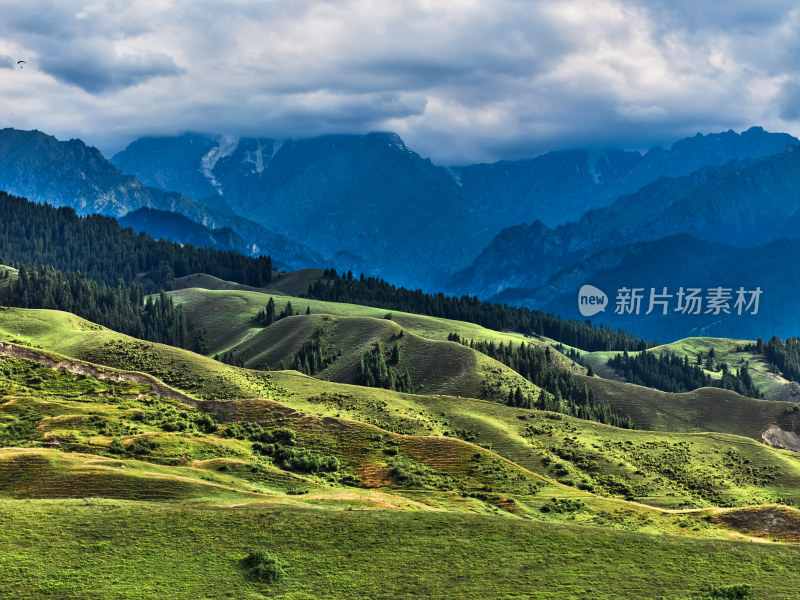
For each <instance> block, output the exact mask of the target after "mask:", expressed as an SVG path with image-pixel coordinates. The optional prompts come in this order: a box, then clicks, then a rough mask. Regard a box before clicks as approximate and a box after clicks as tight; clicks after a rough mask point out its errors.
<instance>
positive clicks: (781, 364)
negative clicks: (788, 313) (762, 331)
mask: <svg viewBox="0 0 800 600" xmlns="http://www.w3.org/2000/svg"><path fill="white" fill-rule="evenodd" d="M742 350H747V351H748V352H753V353H754V354H761V355H763V356H764V359H765V360H766V361H767V364H768V365H769V369H770V371H771V372H773V373H776V374H777V373H779V374H780V375H782V376H783V377H784V378H785V379H788V380H789V381H797V382H800V339H798V338H796V337H788V338H786V341H785V342H782V341H781V339H780V338H779V337H778V336H776V335H775V336H772V338H771V339H770V340H769V341H768V342H766V343H764V340H762V339H761V338H758V341H757V342H756V343H755V344H748V345H747V346H744V347H743V348H742Z"/></svg>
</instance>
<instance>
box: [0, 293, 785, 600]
mask: <svg viewBox="0 0 800 600" xmlns="http://www.w3.org/2000/svg"><path fill="white" fill-rule="evenodd" d="M252 294H255V295H256V296H255V297H254V298H252V297H251V295H252ZM174 295H175V297H176V300H179V301H181V302H182V303H183V305H184V307H185V308H186V309H187V312H190V311H191V310H200V309H199V308H195V307H194V306H193V305H192V303H193V302H196V303H197V306H200V305H201V303H200V302H199V301H198V300H197V299H198V298H199V299H201V300H202V302H203V304H202V306H204V307H205V309H206V310H207V312H208V314H209V315H211V316H212V317H213V318H212V319H210V320H209V321H208V323H209V324H210V325H209V326H208V337H209V340H210V341H212V343H217V344H219V347H220V348H223V347H225V346H224V344H226V343H230V344H231V345H230V347H233V348H235V349H236V352H238V353H241V354H242V356H243V357H246V360H247V361H249V362H252V363H254V364H255V362H257V361H265V362H267V361H271V360H274V358H276V357H281V356H287V355H289V354H290V353H291V352H292V350H293V349H294V348H295V347H296V346H297V344H298V343H302V341H303V340H306V339H309V337H311V338H313V336H314V335H318V334H320V332H322V334H323V336H324V337H325V339H327V340H331V343H336V344H338V345H340V346H341V347H342V355H341V356H340V357H339V358H338V359H337V360H336V361H334V362H333V363H332V364H331V365H330V366H329V367H328V369H327V371H328V372H327V373H326V372H325V371H323V372H321V373H320V374H319V375H320V376H326V375H327V376H328V377H329V378H330V379H332V380H333V379H336V380H341V381H342V382H346V381H349V380H350V378H351V376H352V368H353V357H357V356H358V354H359V351H360V349H361V348H362V347H364V346H365V345H369V344H370V343H372V341H373V340H376V339H380V340H381V341H383V342H386V343H391V342H392V340H396V341H397V342H399V343H401V344H402V348H401V356H403V355H404V356H405V357H406V358H405V360H407V361H408V362H407V364H408V365H409V368H413V367H414V366H415V365H417V364H418V363H425V364H426V365H428V366H427V367H426V368H427V369H428V370H429V371H430V372H431V373H433V374H434V375H435V377H432V378H431V380H430V382H431V383H425V384H424V385H425V387H424V391H425V394H424V395H422V394H403V393H398V392H392V391H389V390H384V389H375V388H364V387H360V386H356V385H352V384H349V383H342V382H337V381H325V380H322V379H320V378H316V377H309V376H305V375H302V374H300V373H297V372H295V371H273V372H269V373H267V372H259V371H254V370H249V369H241V368H236V367H233V366H230V365H227V364H223V363H221V362H219V361H216V360H213V359H212V358H209V357H207V356H201V355H198V354H195V353H192V352H189V351H186V350H181V349H178V348H173V347H170V346H164V345H160V344H153V343H148V342H142V341H140V340H135V339H133V338H129V337H127V336H124V335H121V334H118V333H116V332H113V331H111V330H108V329H105V328H102V327H99V326H97V325H95V324H92V323H89V322H88V321H85V320H83V319H80V318H78V317H76V316H74V315H70V314H68V313H63V312H59V311H46V310H26V309H3V310H2V311H0V342H2V343H3V344H2V347H1V348H0V351H2V353H3V355H4V356H3V357H2V358H0V446H2V447H0V543H2V544H3V548H5V550H4V552H1V553H0V568H3V569H4V572H5V573H6V574H7V575H6V576H5V577H4V578H2V579H0V593H1V594H3V595H5V596H8V597H32V598H39V597H47V596H48V594H50V593H51V592H52V590H53V589H56V590H58V593H59V594H60V595H62V596H70V595H72V596H75V597H90V596H91V597H126V598H155V597H159V596H158V594H159V593H162V594H163V589H164V587H165V586H167V587H168V588H169V589H170V597H175V598H181V597H185V598H190V597H191V598H195V597H206V598H224V597H243V598H286V599H289V598H310V597H314V598H341V597H353V596H368V597H374V598H395V597H402V596H403V595H407V594H411V595H414V596H418V597H419V596H421V597H430V598H445V597H456V596H457V597H459V598H483V597H485V594H486V590H487V589H488V588H487V586H490V587H491V589H492V590H493V591H492V593H493V595H494V597H498V598H513V597H520V595H522V597H530V598H563V599H568V598H576V597H577V598H579V597H584V596H586V597H592V598H598V599H604V598H609V599H610V598H631V599H633V598H637V599H638V598H642V597H646V598H651V597H652V598H656V597H664V598H668V599H676V600H677V599H678V598H683V597H685V596H687V595H689V594H693V593H696V592H698V591H700V590H701V589H702V588H704V587H705V586H707V585H709V584H714V585H723V584H732V583H742V582H749V583H752V584H753V585H754V589H755V592H756V593H757V596H756V597H757V598H775V599H779V598H781V599H782V598H788V597H790V595H787V593H786V590H790V589H792V588H793V587H794V586H796V585H797V584H800V579H798V576H797V575H796V569H794V565H795V564H796V561H797V559H798V558H799V557H800V554H798V550H797V547H796V546H794V545H792V543H793V542H795V541H796V539H797V538H798V535H797V534H796V532H797V531H798V529H799V528H798V527H797V522H800V516H799V515H800V513H798V512H797V511H794V510H793V509H791V508H785V507H780V506H774V504H775V503H781V504H787V505H794V506H800V464H798V463H797V459H796V456H797V455H796V454H795V453H792V452H789V451H785V450H778V449H774V448H770V447H768V446H766V445H764V444H761V443H758V442H756V441H754V440H753V439H749V438H748V437H743V436H749V437H750V438H755V439H759V436H760V431H761V429H760V428H761V427H762V426H763V425H764V424H766V423H768V422H770V421H773V422H774V423H778V424H781V426H783V427H785V428H788V429H796V426H795V420H796V419H795V416H794V414H786V415H784V413H783V412H778V411H779V409H780V410H784V411H785V409H786V408H787V407H788V406H790V405H787V404H786V403H779V402H769V401H756V400H751V399H746V398H743V397H741V396H737V395H736V394H727V395H725V394H726V393H724V392H723V391H722V390H697V391H695V392H693V393H692V394H687V395H680V394H666V393H663V392H654V391H653V390H647V389H646V388H637V387H636V386H631V385H629V384H622V383H619V382H613V381H607V380H603V379H600V378H597V377H593V378H588V377H585V376H582V375H577V377H579V379H580V380H581V381H583V380H585V381H587V382H589V383H590V384H591V385H593V386H595V388H594V389H596V390H600V391H603V392H604V393H605V394H606V397H607V398H608V399H610V400H611V401H614V402H616V403H617V405H618V406H620V407H623V408H624V407H626V406H627V407H628V408H627V409H628V410H631V411H633V410H638V411H639V413H640V417H639V418H640V419H641V423H642V424H645V425H647V426H650V427H652V428H653V429H659V428H661V427H662V426H663V427H664V428H668V427H669V428H673V429H674V430H673V431H668V430H664V431H639V430H623V429H617V428H614V427H610V426H606V425H602V424H600V423H594V422H588V421H582V420H579V419H574V418H571V417H566V416H564V415H560V414H557V413H548V412H544V411H534V410H527V409H521V408H513V407H508V406H505V405H503V404H500V403H497V402H491V401H487V400H482V399H475V398H471V397H469V396H470V394H467V393H464V394H461V393H455V392H452V391H451V392H449V393H446V392H447V390H448V389H457V388H458V386H459V385H461V386H462V388H459V389H462V390H463V391H464V392H466V391H468V390H469V389H474V388H475V386H476V385H477V384H475V383H469V384H467V383H463V382H464V381H467V382H468V381H469V380H470V378H474V377H475V374H476V373H477V375H479V376H480V375H481V371H480V368H481V366H480V363H478V362H470V360H474V361H478V360H480V359H481V358H482V355H478V354H477V353H473V352H472V351H470V350H469V349H468V348H464V347H463V346H461V345H459V344H455V343H452V342H447V341H446V340H445V339H442V337H438V336H441V335H442V333H444V336H443V337H444V338H446V335H447V334H446V333H445V332H448V331H456V332H458V331H459V329H458V327H461V326H462V325H463V327H464V328H465V329H469V328H473V327H477V326H472V325H468V324H466V325H464V324H458V323H457V322H444V320H437V319H432V318H426V317H414V316H411V315H409V316H406V315H403V314H400V313H394V314H392V315H391V316H392V318H391V319H386V318H383V317H385V311H380V310H379V309H369V308H363V307H353V306H348V305H336V304H333V305H332V306H331V308H338V309H339V311H340V312H339V313H338V314H332V313H329V312H324V311H323V310H319V309H321V308H323V307H322V306H320V305H321V304H325V303H312V302H309V306H310V308H311V309H312V314H310V315H299V316H294V317H288V318H286V319H283V320H281V321H278V322H277V323H275V324H273V325H271V326H270V327H267V328H266V329H264V328H261V327H253V328H252V331H249V329H248V319H251V318H252V317H251V315H254V312H253V311H257V310H258V309H259V308H261V307H262V306H263V300H264V299H265V298H266V296H265V295H264V294H261V293H257V292H251V291H246V290H234V291H223V290H220V291H216V292H208V291H202V290H196V289H187V290H182V291H180V292H175V293H174ZM289 300H290V299H289V298H284V297H282V298H278V297H277V296H276V302H278V303H279V304H280V303H281V302H285V301H289ZM298 302H299V304H298V305H297V308H299V309H300V310H301V312H302V311H303V310H304V308H305V305H304V304H303V301H298ZM293 304H294V302H293ZM359 308H360V309H361V311H363V312H364V313H367V314H363V313H359V311H358V309H359ZM223 309H224V310H223ZM317 310H319V312H317ZM376 311H377V312H376ZM369 313H371V314H369ZM381 313H382V314H381ZM231 315H238V318H230V317H231ZM404 320H405V323H404ZM212 325H213V328H212ZM479 329H480V328H479ZM479 329H477V330H476V329H473V331H474V332H476V333H478V334H479V335H476V336H475V338H476V339H486V337H484V335H485V336H488V335H492V332H489V331H488V330H483V332H482V331H479ZM400 331H403V332H404V333H403V337H397V336H398V335H399V332H400ZM484 332H486V333H485V334H484ZM251 333H252V335H250V336H249V337H247V336H248V335H249V334H251ZM482 334H483V335H482ZM462 335H463V334H462ZM494 335H497V336H500V337H501V339H515V340H516V339H521V336H518V337H514V335H515V334H505V333H495V334H494ZM214 336H216V338H215V337H214ZM239 336H241V337H242V338H244V337H247V339H241V338H240V337H239ZM437 337H438V339H437ZM215 339H216V341H213V340H215ZM237 339H238V340H239V343H236V341H237ZM230 340H233V342H230ZM359 344H361V345H359ZM458 353H464V354H463V356H462V357H461V358H459V354H458ZM65 355H66V356H65ZM453 355H455V358H454V357H453ZM69 357H74V358H69ZM483 358H485V359H486V360H487V361H488V360H490V359H488V358H487V357H483ZM564 360H565V361H567V363H568V362H569V361H568V359H566V358H565V359H564ZM437 361H441V362H437ZM448 361H450V362H448ZM567 363H565V364H567ZM486 364H489V363H486ZM497 364H499V363H495V365H497ZM453 365H455V366H453ZM492 368H495V369H496V368H497V367H494V366H493V367H492ZM131 369H133V371H131ZM576 371H579V369H577V368H576ZM424 372H425V371H424V368H423V369H420V371H419V375H417V376H418V377H420V379H419V380H420V381H425V380H424V378H423V377H424V376H423V375H422V373H424ZM495 375H504V372H499V373H495ZM451 380H453V381H455V382H456V383H453V382H451ZM459 380H462V383H460V384H459V383H457V382H458V381H459ZM436 382H438V383H436ZM436 385H439V386H440V387H439V388H436V387H435V386H436ZM447 386H450V388H448V387H447ZM418 391H419V390H418ZM710 392H717V393H719V394H718V395H709V394H710ZM490 397H491V395H490ZM722 409H727V410H728V412H727V413H725V412H720V411H721V410H722ZM659 412H661V413H662V414H658V413H659ZM790 412H791V411H790ZM726 414H727V419H726ZM648 415H649V420H648V418H647V417H648ZM705 424H712V425H714V426H716V427H718V430H717V432H714V433H708V432H705V433H690V432H692V431H700V429H698V428H700V427H702V426H703V425H705ZM726 428H727V429H726ZM287 431H288V432H291V436H290V437H291V442H287V441H285V440H283V438H281V436H289V434H288V433H280V432H287ZM726 432H729V433H726ZM733 433H735V434H738V435H733ZM259 436H261V437H259ZM275 436H277V437H275ZM262 439H263V440H272V441H264V442H262V441H258V440H262ZM281 440H283V441H281ZM315 461H316V462H315ZM308 465H317V466H316V467H313V466H308ZM320 465H328V466H320ZM334 467H335V468H334ZM722 506H730V507H737V508H735V509H720V508H719V507H722ZM753 539H758V540H762V541H763V540H773V543H769V544H753V543H752V542H751V541H750V540H753ZM381 540H382V541H381ZM779 540H785V542H780V541H779ZM787 542H788V543H787ZM258 548H266V549H268V550H270V551H271V552H274V553H276V554H278V555H279V556H280V557H282V558H284V559H285V560H286V561H287V562H288V565H289V567H288V568H287V573H288V575H287V577H286V579H284V580H283V581H281V582H279V583H277V584H272V585H269V586H266V585H265V584H260V583H258V582H254V581H252V580H251V579H249V578H248V576H247V573H246V572H245V570H244V569H243V567H242V565H241V560H242V559H243V558H244V557H245V556H246V555H247V553H248V552H251V551H253V550H254V549H258ZM331 548H335V549H336V552H335V553H332V552H331V551H330V549H331ZM54 552H58V556H59V560H58V561H57V563H47V565H49V566H44V567H43V566H42V565H41V557H47V556H55V554H54ZM498 557H502V559H499V558H498ZM123 558H124V560H123ZM165 561H166V563H168V566H166V567H163V566H162V567H160V566H159V565H163V564H165ZM187 564H191V568H187V566H186V565H187ZM76 569H77V571H75V570H76ZM442 574H445V575H442ZM443 577H444V579H443ZM381 580H383V581H381ZM209 581H214V584H213V585H210V586H209V584H208V582H209ZM379 583H380V585H379ZM587 594H588V596H587Z"/></svg>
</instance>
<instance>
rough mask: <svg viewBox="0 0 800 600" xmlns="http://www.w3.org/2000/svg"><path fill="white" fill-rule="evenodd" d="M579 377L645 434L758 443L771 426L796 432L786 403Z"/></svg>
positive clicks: (797, 422) (799, 419)
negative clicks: (709, 435) (707, 435)
mask: <svg viewBox="0 0 800 600" xmlns="http://www.w3.org/2000/svg"><path fill="white" fill-rule="evenodd" d="M578 378H579V379H582V380H584V381H585V382H586V383H587V385H591V386H592V388H593V389H594V391H595V393H596V394H597V397H598V399H599V400H601V401H603V402H606V403H608V404H609V405H611V406H612V407H613V408H615V409H617V410H619V411H621V412H623V413H625V414H629V415H630V416H631V417H632V418H633V419H634V421H636V423H637V424H638V425H639V426H640V427H642V428H644V429H654V430H659V431H681V432H693V431H718V432H722V433H733V434H737V435H743V436H746V437H749V438H752V439H755V440H761V434H762V433H763V432H764V431H765V430H766V429H767V428H768V427H770V425H773V424H777V425H779V426H780V427H781V428H782V429H784V430H786V431H794V432H800V413H798V412H796V411H795V410H794V406H795V405H794V404H790V403H787V402H779V401H773V400H754V399H751V398H745V397H744V396H740V395H739V394H736V393H735V392H731V391H729V390H721V389H718V388H699V389H697V390H694V391H692V392H687V393H684V394H670V393H667V392H662V391H659V390H654V389H651V388H646V387H641V386H636V385H632V384H628V383H622V382H618V381H612V380H606V379H601V378H599V377H594V378H591V379H590V378H588V377H583V376H581V375H578Z"/></svg>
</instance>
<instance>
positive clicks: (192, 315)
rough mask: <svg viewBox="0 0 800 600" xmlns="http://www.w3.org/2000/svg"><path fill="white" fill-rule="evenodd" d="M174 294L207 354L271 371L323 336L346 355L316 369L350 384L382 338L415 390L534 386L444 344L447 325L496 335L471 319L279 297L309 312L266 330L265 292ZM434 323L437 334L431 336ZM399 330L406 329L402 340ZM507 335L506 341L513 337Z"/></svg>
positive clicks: (502, 390)
mask: <svg viewBox="0 0 800 600" xmlns="http://www.w3.org/2000/svg"><path fill="white" fill-rule="evenodd" d="M171 295H172V297H173V298H174V299H175V301H176V302H177V303H179V304H181V305H182V306H183V307H184V310H185V311H186V315H187V318H188V320H189V322H190V323H192V324H194V325H195V326H198V327H203V328H204V329H205V330H206V332H207V339H208V345H209V354H210V355H214V354H218V353H224V352H227V351H228V350H232V351H234V353H235V354H236V356H237V357H241V358H243V359H244V361H245V366H247V367H253V368H265V367H267V366H269V367H272V368H275V367H277V366H278V365H279V364H280V363H281V362H282V361H289V360H290V359H291V358H292V357H293V355H294V354H295V353H296V352H297V351H298V350H299V349H300V347H301V346H302V344H303V342H305V341H306V340H308V339H310V338H312V337H313V336H319V335H322V336H323V338H324V339H325V341H326V342H327V343H329V344H331V345H333V346H334V347H336V348H338V349H339V350H341V351H342V353H343V355H342V356H341V357H340V358H339V359H338V360H337V361H335V362H334V363H333V364H332V365H331V366H330V367H329V368H328V369H326V370H325V371H323V372H322V373H320V374H319V377H321V378H323V379H332V380H336V381H340V382H346V383H352V382H353V381H354V380H355V373H356V368H357V366H358V363H359V360H360V358H361V355H362V354H363V353H364V352H365V351H366V350H368V349H369V348H370V347H371V346H372V344H373V343H374V342H376V341H378V340H380V341H382V342H383V343H384V345H385V346H386V347H387V348H389V347H391V346H390V345H393V344H395V343H397V344H399V345H400V346H401V348H402V350H403V351H402V352H401V365H400V366H401V368H407V369H408V370H409V372H410V374H411V380H412V383H413V385H414V387H415V389H417V390H419V391H424V392H425V393H448V394H455V395H462V396H472V397H481V398H483V397H492V398H497V399H504V398H506V397H507V395H508V390H509V388H512V389H513V388H517V387H520V388H522V389H523V390H531V391H535V390H536V389H537V388H535V386H533V385H532V384H530V383H529V382H528V381H527V380H525V379H524V378H523V377H521V376H520V375H519V374H517V373H515V372H514V371H513V370H511V369H509V368H508V367H506V366H505V365H503V364H501V363H499V362H497V361H495V360H493V359H491V358H489V357H487V356H485V355H483V354H481V353H479V352H476V351H474V350H471V349H469V348H466V347H464V346H461V345H460V344H455V343H453V342H447V341H446V339H447V333H445V330H446V329H448V328H449V331H456V330H458V329H459V328H461V329H462V330H471V332H472V333H477V334H479V335H478V339H485V338H486V337H492V336H493V333H492V332H491V331H490V330H486V329H483V328H478V330H476V329H474V328H475V327H477V326H471V327H465V325H469V324H463V323H460V322H458V321H446V322H445V323H441V322H440V321H445V320H442V319H434V318H429V317H418V316H413V317H412V316H408V318H406V316H405V315H404V314H403V313H392V319H391V320H389V319H385V318H383V317H385V315H386V314H387V313H386V311H385V310H381V309H374V308H369V307H362V306H355V305H350V304H340V303H333V302H317V301H313V300H302V299H298V298H289V297H277V296H276V297H275V304H276V310H277V312H278V313H280V312H281V311H282V310H283V309H284V307H285V306H286V303H287V302H291V303H292V307H293V308H294V309H295V310H298V309H299V310H300V312H301V313H304V312H305V308H306V307H309V308H310V309H311V312H312V314H310V315H305V314H301V315H298V316H295V317H290V318H287V319H284V320H282V321H278V322H277V323H274V324H273V325H271V326H270V327H267V328H263V327H261V326H258V325H257V323H256V321H255V317H256V315H257V313H258V311H259V310H260V309H262V308H264V305H265V304H266V301H267V298H268V297H267V296H265V295H264V294H261V293H256V292H243V291H233V292H232V291H209V290H201V289H196V288H192V289H187V290H182V291H179V292H173V293H171ZM409 324H410V325H411V326H410V327H409V326H407V325H409ZM421 324H424V327H423V325H421ZM434 325H435V326H437V327H438V328H439V332H440V335H437V336H432V337H429V336H431V334H430V331H431V329H432V328H433V326H434ZM401 330H404V331H403V335H404V337H402V338H401V337H400V334H401ZM480 330H482V332H481V331H480ZM406 332H408V335H406ZM418 332H419V333H418ZM441 334H443V335H441ZM504 337H505V338H507V341H508V339H510V338H511V337H512V336H511V335H510V334H508V335H504ZM564 360H566V359H564Z"/></svg>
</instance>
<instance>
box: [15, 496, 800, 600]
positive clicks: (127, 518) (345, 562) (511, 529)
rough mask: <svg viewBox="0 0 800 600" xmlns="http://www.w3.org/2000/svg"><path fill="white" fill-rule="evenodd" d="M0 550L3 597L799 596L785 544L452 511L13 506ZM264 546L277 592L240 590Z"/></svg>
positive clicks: (791, 552)
mask: <svg viewBox="0 0 800 600" xmlns="http://www.w3.org/2000/svg"><path fill="white" fill-rule="evenodd" d="M0 544H2V547H3V548H4V551H3V552H2V553H0V569H2V571H3V573H4V576H3V578H2V579H0V595H3V596H4V597H9V598H23V597H24V598H45V597H47V598H49V597H53V595H54V594H55V595H57V596H58V597H62V598H66V597H75V598H126V599H131V600H132V599H145V598H146V599H151V598H152V599H156V598H159V599H160V598H163V597H164V594H165V590H168V594H169V597H170V598H175V599H181V598H187V599H189V598H191V599H195V598H206V599H218V598H220V599H221V598H231V597H234V598H249V599H253V600H255V599H264V598H274V599H283V600H290V599H291V600H301V599H303V600H309V599H311V598H319V599H333V598H374V599H381V598H386V599H395V598H431V599H434V598H460V599H483V598H486V597H487V591H488V590H491V592H489V593H490V594H491V597H492V598H498V599H501V598H532V599H541V600H544V599H553V600H567V599H574V598H586V597H591V598H593V599H597V600H601V599H606V598H608V599H610V598H615V599H637V600H638V599H640V598H661V597H663V598H665V599H670V600H671V599H676V598H679V597H682V596H684V595H686V594H688V593H690V592H697V591H699V590H700V589H702V588H703V587H705V585H707V584H709V583H713V584H729V583H738V582H748V583H752V584H753V585H754V587H755V590H756V594H757V596H756V597H757V598H759V599H760V600H770V599H775V600H778V599H788V598H791V597H792V596H793V591H792V590H795V589H797V587H798V586H799V585H800V574H798V571H797V569H796V564H797V561H798V559H799V558H800V551H798V549H797V548H796V547H792V546H784V545H763V544H752V543H748V542H739V543H736V542H726V541H713V540H709V541H698V540H689V539H682V538H675V537H672V536H651V535H645V534H637V533H625V532H609V531H604V530H602V529H595V528H584V527H580V526H560V525H552V524H542V523H538V522H526V521H521V520H517V519H514V520H512V519H506V518H501V517H492V516H479V515H474V516H467V515H459V514H449V513H429V512H408V511H380V512H375V511H359V510H354V511H335V512H331V511H319V510H310V509H301V508H292V507H286V506H284V507H275V506H263V507H240V508H217V509H213V508H203V507H190V506H183V507H176V506H170V505H164V504H152V503H130V502H121V501H82V500H76V501H67V502H59V503H49V502H38V503H25V502H19V501H12V502H6V503H3V504H0ZM260 548H265V549H267V550H269V551H271V552H273V553H275V554H277V555H278V556H280V557H282V558H283V559H285V560H286V561H287V562H288V568H287V577H286V579H285V580H284V581H282V582H279V583H277V584H272V585H265V584H259V583H256V582H253V581H250V580H248V579H247V577H246V574H245V572H244V570H243V569H242V566H241V562H240V561H241V560H242V559H243V558H244V557H245V556H247V554H248V552H251V551H253V550H254V549H260ZM332 549H335V551H332Z"/></svg>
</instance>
